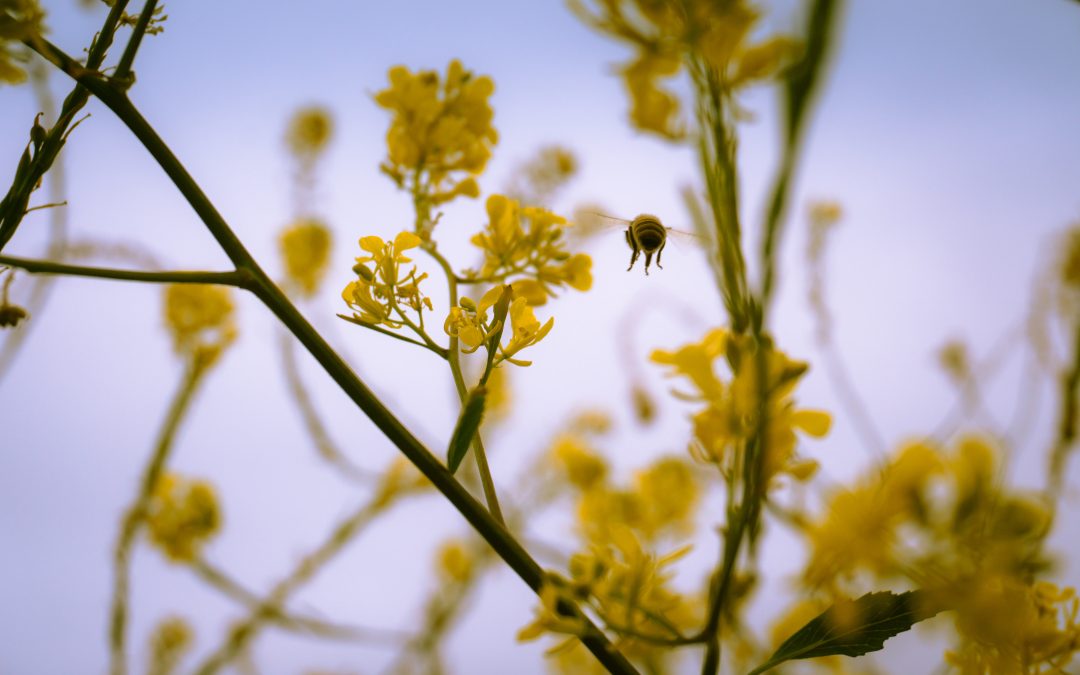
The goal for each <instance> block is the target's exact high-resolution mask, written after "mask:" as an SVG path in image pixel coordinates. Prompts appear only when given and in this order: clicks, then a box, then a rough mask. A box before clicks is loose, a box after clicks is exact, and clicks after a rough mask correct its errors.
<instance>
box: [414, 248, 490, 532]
mask: <svg viewBox="0 0 1080 675" xmlns="http://www.w3.org/2000/svg"><path fill="white" fill-rule="evenodd" d="M424 250H425V251H427V253H428V255H430V256H431V257H432V258H434V259H435V261H436V262H438V263H439V266H440V267H442V269H443V272H444V273H445V274H446V285H447V288H448V289H449V294H450V307H457V304H458V290H457V277H456V276H454V270H453V268H452V267H451V266H450V262H449V261H448V260H447V259H446V258H444V257H443V256H442V255H441V254H440V253H439V252H438V251H437V250H435V245H434V244H428V245H426V246H424ZM447 360H448V361H449V362H450V372H451V373H452V374H453V376H454V387H455V388H456V389H457V393H458V400H459V401H461V404H462V405H465V399H466V398H468V396H469V392H468V389H467V388H466V386H465V377H464V376H463V375H462V373H461V350H460V344H459V341H458V337H457V336H456V335H451V336H450V354H449V358H448V359H447ZM490 370H491V359H490V358H489V359H488V365H487V367H486V368H485V372H484V378H483V380H484V382H485V383H486V382H487V376H488V373H489V372H490ZM472 446H473V456H474V457H475V458H476V468H477V469H478V470H479V472H480V484H481V485H482V486H483V488H484V499H485V500H487V505H488V510H490V511H491V515H492V516H493V517H494V518H495V520H497V521H498V522H499V524H500V525H502V526H503V527H505V526H506V521H505V520H504V519H503V514H502V509H501V508H500V507H499V497H498V494H497V493H496V492H495V481H494V480H493V479H492V478H491V468H490V467H489V466H488V461H487V453H486V452H484V442H483V440H481V438H480V432H479V431H477V432H476V435H475V436H473V442H472Z"/></svg>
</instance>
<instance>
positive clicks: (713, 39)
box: [571, 0, 799, 139]
mask: <svg viewBox="0 0 1080 675" xmlns="http://www.w3.org/2000/svg"><path fill="white" fill-rule="evenodd" d="M571 4H572V6H573V7H574V9H575V10H576V11H577V13H578V14H579V15H580V16H582V18H583V19H584V20H585V21H586V22H588V23H590V24H591V25H592V26H593V27H595V28H596V29H597V30H600V31H601V32H604V33H608V34H609V35H612V36H614V37H616V38H618V39H620V40H623V41H625V42H628V43H630V44H631V45H633V46H634V47H635V49H636V50H637V56H636V58H635V59H634V60H633V61H631V62H630V63H628V64H627V65H625V66H624V67H623V69H622V75H623V79H624V81H625V83H626V88H627V90H628V91H629V94H630V99H631V109H630V119H631V121H632V122H633V123H634V125H635V126H637V127H638V128H639V129H642V130H644V131H648V132H652V133H656V134H659V135H661V136H663V137H665V138H669V139H678V138H681V137H682V136H683V135H685V124H684V123H683V121H682V120H681V119H680V111H679V108H680V104H679V99H678V96H676V94H675V93H674V92H673V91H672V90H671V89H670V88H667V87H665V86H663V85H662V84H661V83H662V82H664V81H665V80H670V79H671V78H673V77H675V76H676V75H678V74H679V73H680V72H681V71H682V69H683V66H684V64H685V65H689V66H690V67H691V68H692V69H696V70H699V71H704V72H706V73H708V77H709V78H710V79H713V80H715V81H716V83H717V84H718V86H719V87H720V88H721V90H722V91H724V92H732V91H734V90H736V89H738V88H739V87H742V86H745V85H747V84H751V83H753V82H758V81H761V80H766V79H769V78H771V77H775V76H776V75H777V73H779V72H780V71H781V70H782V69H783V68H784V67H785V66H786V65H788V64H789V63H791V61H792V59H793V57H794V56H795V55H796V54H797V53H798V50H799V46H798V44H797V43H796V42H795V41H794V40H792V39H791V38H787V37H783V36H776V37H772V38H767V39H765V40H764V41H762V42H759V43H757V44H753V45H750V44H747V40H748V38H749V35H750V33H751V31H752V29H753V28H754V25H755V24H756V23H757V20H758V18H759V16H760V12H759V11H758V9H757V7H756V6H755V4H754V3H752V2H750V1H749V0H731V1H729V2H715V0H599V1H598V2H597V4H598V7H596V8H595V9H590V8H589V7H588V6H587V4H589V3H588V2H587V0H573V1H572V3H571Z"/></svg>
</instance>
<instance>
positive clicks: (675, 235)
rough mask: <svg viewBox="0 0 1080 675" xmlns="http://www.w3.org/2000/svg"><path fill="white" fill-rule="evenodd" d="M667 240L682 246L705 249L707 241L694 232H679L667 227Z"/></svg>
mask: <svg viewBox="0 0 1080 675" xmlns="http://www.w3.org/2000/svg"><path fill="white" fill-rule="evenodd" d="M666 229H667V233H668V239H669V240H671V241H674V242H675V243H676V244H678V245H680V246H682V245H685V246H698V247H702V248H704V247H707V246H708V245H709V240H708V239H707V238H705V237H703V236H701V235H700V234H697V233H696V232H688V231H686V230H679V229H676V228H674V227H668V228H666Z"/></svg>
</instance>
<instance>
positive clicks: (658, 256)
mask: <svg viewBox="0 0 1080 675" xmlns="http://www.w3.org/2000/svg"><path fill="white" fill-rule="evenodd" d="M665 246H667V241H666V240H665V241H664V243H662V244H660V248H658V249H656V267H657V268H658V269H664V267H663V265H661V264H660V256H662V255H663V254H664V247H665Z"/></svg>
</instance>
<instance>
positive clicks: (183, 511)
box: [147, 474, 221, 562]
mask: <svg viewBox="0 0 1080 675" xmlns="http://www.w3.org/2000/svg"><path fill="white" fill-rule="evenodd" d="M147 525H148V528H149V533H150V541H152V542H153V543H154V545H156V546H158V547H159V548H161V550H162V551H164V553H165V555H167V556H168V557H169V559H170V560H174V561H181V562H191V561H192V560H195V558H197V557H198V555H199V551H200V549H201V548H202V546H203V544H205V542H206V540H208V539H209V538H210V537H211V536H213V535H214V534H216V533H217V531H218V529H219V528H220V527H221V512H220V509H219V507H218V503H217V497H216V496H215V495H214V489H213V488H212V487H211V486H210V484H209V483H207V482H205V481H201V480H189V479H186V478H181V477H180V476H177V475H176V474H166V475H164V476H162V477H161V479H160V480H159V481H158V483H157V485H156V486H155V487H154V492H153V494H152V495H151V498H150V504H149V507H148V514H147Z"/></svg>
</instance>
